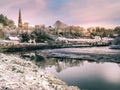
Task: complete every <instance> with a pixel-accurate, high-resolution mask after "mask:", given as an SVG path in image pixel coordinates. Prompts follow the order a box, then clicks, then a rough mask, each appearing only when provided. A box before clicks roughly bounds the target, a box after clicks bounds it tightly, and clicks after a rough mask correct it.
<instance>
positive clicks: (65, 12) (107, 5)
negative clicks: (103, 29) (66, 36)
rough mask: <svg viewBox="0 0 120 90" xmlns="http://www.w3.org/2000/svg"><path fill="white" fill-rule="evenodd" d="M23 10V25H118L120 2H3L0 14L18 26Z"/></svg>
mask: <svg viewBox="0 0 120 90" xmlns="http://www.w3.org/2000/svg"><path fill="white" fill-rule="evenodd" d="M19 8H21V10H22V17H23V22H30V24H47V25H50V24H51V25H52V24H53V23H54V22H55V21H56V20H61V21H63V22H64V23H66V24H75V25H82V24H86V25H87V24H99V25H101V24H103V25H104V24H119V23H120V16H119V15H120V0H60V1H57V0H0V12H1V13H3V14H4V15H6V16H7V17H8V18H11V19H13V20H14V21H15V22H16V24H17V20H18V10H19Z"/></svg>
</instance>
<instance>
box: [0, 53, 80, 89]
mask: <svg viewBox="0 0 120 90" xmlns="http://www.w3.org/2000/svg"><path fill="white" fill-rule="evenodd" d="M0 90H79V88H77V87H75V86H68V85H67V84H66V83H64V82H63V81H61V80H59V79H57V78H56V77H55V76H53V75H52V74H50V73H48V72H45V71H42V70H41V69H40V68H38V67H37V66H36V65H35V64H33V63H32V62H30V61H26V60H23V59H20V58H18V57H15V56H14V55H9V56H8V55H5V54H2V53H0Z"/></svg>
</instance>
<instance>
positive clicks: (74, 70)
mask: <svg viewBox="0 0 120 90" xmlns="http://www.w3.org/2000/svg"><path fill="white" fill-rule="evenodd" d="M21 57H22V58H26V59H29V60H32V61H33V62H34V63H35V64H36V65H38V66H39V67H40V68H42V69H44V70H46V71H49V72H51V73H53V74H54V75H56V76H57V77H58V78H59V79H61V80H63V81H65V82H66V83H67V84H69V85H75V86H78V87H80V88H81V89H83V90H120V64H117V63H113V62H95V61H94V62H93V61H92V62H89V60H77V59H67V58H66V59H65V58H62V57H59V58H46V57H45V55H42V54H37V53H27V54H21ZM98 60H99V59H98ZM112 60H114V57H113V58H112Z"/></svg>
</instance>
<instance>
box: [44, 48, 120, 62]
mask: <svg viewBox="0 0 120 90" xmlns="http://www.w3.org/2000/svg"><path fill="white" fill-rule="evenodd" d="M42 52H43V53H44V54H45V55H46V56H47V57H50V58H68V59H79V60H88V61H96V62H116V63H120V50H113V49H109V47H88V48H62V49H51V50H43V51H42Z"/></svg>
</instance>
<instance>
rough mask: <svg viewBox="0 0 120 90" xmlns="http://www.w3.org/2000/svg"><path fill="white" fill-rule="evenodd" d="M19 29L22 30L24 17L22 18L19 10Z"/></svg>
mask: <svg viewBox="0 0 120 90" xmlns="http://www.w3.org/2000/svg"><path fill="white" fill-rule="evenodd" d="M18 27H19V28H22V16H21V9H19V18H18Z"/></svg>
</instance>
